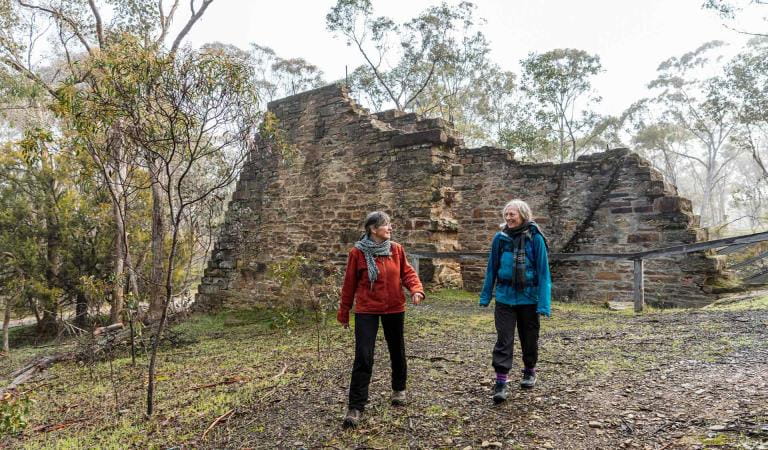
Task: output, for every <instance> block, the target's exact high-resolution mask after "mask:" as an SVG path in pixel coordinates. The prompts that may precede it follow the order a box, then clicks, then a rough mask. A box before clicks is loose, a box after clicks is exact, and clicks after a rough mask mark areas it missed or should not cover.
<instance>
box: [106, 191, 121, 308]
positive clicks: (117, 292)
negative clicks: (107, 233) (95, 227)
mask: <svg viewBox="0 0 768 450" xmlns="http://www.w3.org/2000/svg"><path fill="white" fill-rule="evenodd" d="M121 203H122V202H115V203H114V204H113V205H112V212H113V214H114V218H115V248H114V251H115V255H114V256H115V258H114V260H115V267H114V270H113V273H114V278H115V279H114V285H113V286H112V306H111V307H110V310H109V320H110V323H115V322H119V321H120V316H121V314H122V312H123V299H124V297H123V282H124V275H125V254H124V249H125V241H124V240H123V238H124V237H125V224H124V223H123V215H122V212H121V211H120V209H121V208H122V205H121Z"/></svg>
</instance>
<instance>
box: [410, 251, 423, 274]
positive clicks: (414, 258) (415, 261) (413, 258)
mask: <svg viewBox="0 0 768 450" xmlns="http://www.w3.org/2000/svg"><path fill="white" fill-rule="evenodd" d="M411 265H412V266H413V271H414V272H416V275H417V276H418V275H419V257H418V256H413V255H411ZM419 278H421V277H419Z"/></svg>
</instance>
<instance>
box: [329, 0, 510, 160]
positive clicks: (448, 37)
mask: <svg viewBox="0 0 768 450" xmlns="http://www.w3.org/2000/svg"><path fill="white" fill-rule="evenodd" d="M475 11H476V7H475V5H474V4H472V3H470V2H459V3H458V4H456V5H450V4H448V3H445V2H443V3H441V4H439V5H435V6H431V7H428V8H426V9H425V10H423V11H422V12H420V13H419V14H417V15H416V16H415V17H413V18H411V19H410V20H407V21H404V22H403V23H399V24H398V23H395V22H394V21H393V20H392V19H390V18H388V17H384V16H378V17H377V16H375V15H374V11H373V7H372V5H371V2H370V1H367V0H339V1H337V2H336V5H335V6H334V7H333V8H331V11H330V12H329V13H328V15H327V16H326V26H327V28H328V30H329V31H331V32H333V33H334V34H336V35H337V36H340V37H342V38H343V39H344V40H345V41H346V42H347V45H350V46H354V47H356V48H357V49H358V51H359V52H360V54H361V56H362V57H363V59H364V60H365V61H366V63H365V64H364V65H361V66H359V67H357V68H356V69H354V70H353V71H352V73H351V74H350V76H349V85H350V87H351V89H352V91H353V93H354V94H355V95H357V96H358V97H361V98H363V99H364V101H365V102H366V103H367V104H368V105H369V106H371V107H372V108H373V109H375V110H382V109H383V108H384V106H385V105H387V104H393V105H394V106H395V108H397V109H399V110H404V111H413V112H416V113H419V114H422V115H425V116H428V117H440V118H442V119H445V120H447V121H449V122H452V123H454V124H455V126H456V129H457V130H458V131H459V132H461V133H462V136H463V137H464V138H465V139H466V140H467V141H468V142H469V143H470V145H471V144H475V143H481V142H482V143H488V142H489V141H492V142H494V143H496V142H498V132H499V130H498V126H497V125H498V124H499V123H503V121H504V120H505V118H506V116H508V113H509V109H508V105H509V103H510V101H511V99H512V98H513V97H514V95H513V94H514V92H515V85H514V75H512V73H511V72H505V71H503V70H502V69H501V68H499V67H498V66H497V65H495V64H493V63H491V61H490V60H489V53H490V45H489V43H488V41H487V39H486V37H485V35H484V34H483V32H482V25H483V24H484V23H485V21H484V20H483V19H478V18H477V17H476V16H475ZM489 128H490V130H489Z"/></svg>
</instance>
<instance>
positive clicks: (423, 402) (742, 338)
mask: <svg viewBox="0 0 768 450" xmlns="http://www.w3.org/2000/svg"><path fill="white" fill-rule="evenodd" d="M468 303H469V302H464V303H463V305H460V304H458V303H453V304H451V303H449V304H443V305H441V306H435V305H431V306H430V305H427V306H422V307H419V308H412V309H411V310H410V311H409V312H408V315H407V323H406V328H407V332H406V334H407V336H406V342H407V345H408V349H409V350H408V351H409V404H408V406H407V407H404V408H393V407H391V406H390V405H389V404H388V396H389V381H388V380H389V376H390V372H389V368H388V357H387V355H386V353H385V349H386V345H385V344H384V342H383V339H381V336H380V340H379V341H378V342H377V349H376V361H377V364H376V367H375V368H374V377H373V381H372V385H371V401H370V404H369V405H368V407H367V409H366V412H365V415H364V419H363V422H362V423H361V425H360V426H359V427H358V428H357V429H355V430H348V431H344V430H342V429H341V427H340V424H341V418H342V415H343V412H344V408H345V400H346V388H347V385H348V379H349V370H350V366H351V361H352V349H351V346H349V348H343V347H342V349H341V351H334V352H331V353H329V354H326V355H325V356H323V357H322V358H320V359H316V360H307V359H298V358H297V359H296V360H293V361H292V360H290V358H289V359H288V360H287V361H286V366H285V367H286V370H287V371H288V372H289V373H292V374H294V375H298V380H299V381H294V382H291V383H288V384H286V385H284V386H279V387H275V388H272V389H270V390H267V391H265V392H262V393H260V394H259V395H258V396H257V397H256V398H254V399H253V401H252V402H251V403H250V404H249V405H248V406H245V407H240V408H237V409H236V410H235V411H234V413H233V414H232V416H231V417H229V420H228V421H227V422H226V424H224V425H221V426H219V427H217V428H216V429H215V430H213V431H212V432H211V434H210V435H209V437H208V440H206V441H205V442H195V443H194V445H195V446H196V447H197V446H207V447H210V448H248V447H251V448H275V447H281V448H391V447H398V448H401V447H409V448H462V449H464V448H469V447H471V448H484V447H485V448H494V447H496V448H502V447H503V448H556V449H564V448H574V449H575V448H606V449H612V448H623V447H627V448H655V449H669V448H702V447H707V446H718V447H719V448H763V449H764V448H768V311H766V310H764V309H763V310H751V311H749V310H748V311H695V312H674V313H671V312H665V313H654V314H646V315H642V316H637V317H635V316H633V315H630V314H624V313H602V312H595V311H594V310H592V311H590V310H588V309H584V310H583V311H582V310H579V309H578V308H575V309H569V310H564V311H563V310H555V314H557V315H558V316H557V319H555V320H544V321H543V323H542V337H541V351H540V362H539V367H538V370H539V382H538V384H537V386H536V388H535V389H534V390H533V391H531V392H527V391H519V390H517V389H515V390H514V391H513V394H512V395H511V397H510V399H509V400H508V401H507V402H506V403H504V404H501V405H498V406H494V405H493V404H492V402H491V388H492V382H493V381H492V377H493V373H492V369H491V368H490V351H491V348H492V346H493V342H494V339H495V334H494V333H493V325H492V320H493V317H492V309H485V310H480V309H479V308H477V307H475V306H471V304H468ZM380 334H381V333H380ZM348 342H349V343H351V338H349V339H348ZM515 359H516V364H518V365H520V364H521V363H520V361H519V347H518V348H517V349H516V354H515Z"/></svg>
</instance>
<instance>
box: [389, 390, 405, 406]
mask: <svg viewBox="0 0 768 450" xmlns="http://www.w3.org/2000/svg"><path fill="white" fill-rule="evenodd" d="M405 403H406V400H405V391H392V406H405Z"/></svg>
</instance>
